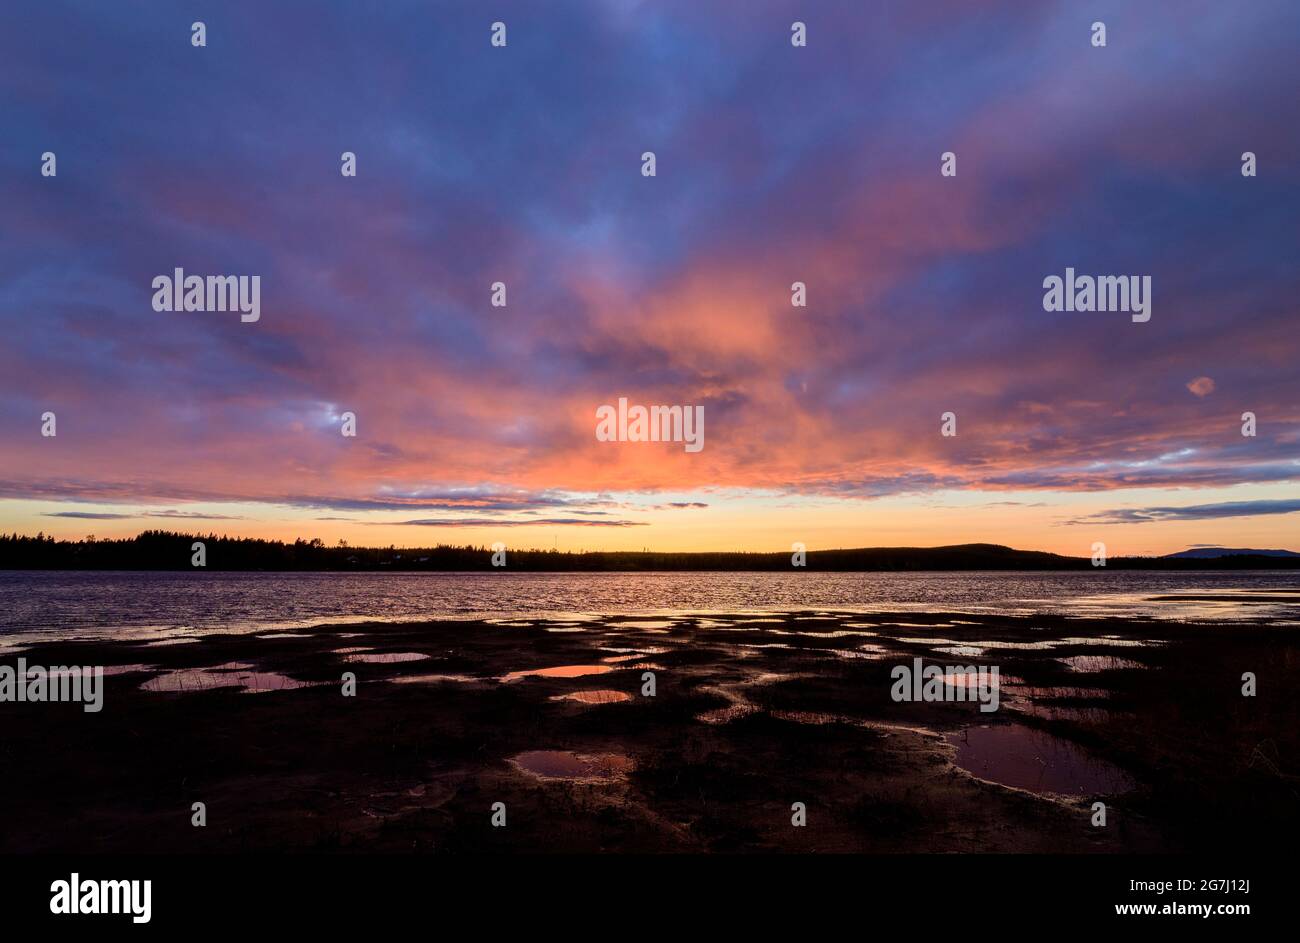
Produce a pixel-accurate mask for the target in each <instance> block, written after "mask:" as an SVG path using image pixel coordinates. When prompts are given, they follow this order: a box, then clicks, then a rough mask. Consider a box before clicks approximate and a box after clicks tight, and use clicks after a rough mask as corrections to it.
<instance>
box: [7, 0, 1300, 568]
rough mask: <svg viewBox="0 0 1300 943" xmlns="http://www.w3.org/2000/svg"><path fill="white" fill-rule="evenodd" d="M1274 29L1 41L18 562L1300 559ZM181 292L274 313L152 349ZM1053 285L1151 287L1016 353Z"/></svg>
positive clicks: (426, 26) (944, 22)
mask: <svg viewBox="0 0 1300 943" xmlns="http://www.w3.org/2000/svg"><path fill="white" fill-rule="evenodd" d="M200 19H201V20H203V21H204V22H205V23H206V26H207V46H206V47H205V48H195V47H193V46H192V45H191V43H190V35H191V29H190V26H191V23H192V22H193V21H194V20H200ZM497 20H500V21H504V22H505V23H506V25H507V29H508V33H507V35H508V44H507V46H506V47H504V48H493V47H492V46H491V45H490V42H489V40H490V35H491V24H492V22H494V21H497ZM796 20H800V21H803V22H805V23H806V24H807V31H808V45H807V47H806V48H795V47H793V46H792V45H791V43H790V25H791V23H792V22H794V21H796ZM1097 20H1100V21H1104V22H1105V23H1106V27H1107V45H1106V46H1105V47H1104V48H1095V47H1093V46H1092V45H1091V42H1090V39H1091V32H1090V26H1091V24H1092V23H1093V22H1094V21H1097ZM1297 37H1300V4H1297V3H1295V2H1294V0H1277V2H1272V0H1252V2H1250V3H1246V4H1229V3H1223V2H1219V0H1213V2H1210V0H1206V2H1196V0H1177V2H1173V0H1170V2H1152V3H1140V4H1138V3H1132V2H1090V3H1086V4H1081V3H1066V2H1061V3H1051V2H1041V3H1040V2H1035V3H1026V2H1024V0H1007V2H983V3H978V4H977V3H971V2H969V0H942V2H941V0H890V2H881V3H875V2H871V3H864V2H862V0H844V2H837V0H801V2H775V0H771V2H769V0H743V2H741V0H735V2H723V0H707V2H706V0H644V2H642V0H586V2H566V0H546V2H538V0H525V2H509V0H494V2H493V3H491V4H484V3H468V2H458V3H430V2H428V0H422V2H418V3H417V2H400V0H392V2H384V3H375V4H361V3H356V2H337V3H316V2H312V3H307V2H301V3H295V2H274V3H272V2H266V3H256V4H255V3H238V4H227V3H207V2H204V3H192V4H185V3H180V4H178V3H176V2H174V0H168V2H156V3H155V2H146V3H127V4H105V3H102V2H84V3H62V2H50V3H42V4H35V3H24V4H19V5H15V6H14V8H13V9H11V10H9V11H8V12H7V13H6V23H5V26H4V29H3V30H2V31H0V119H2V120H0V127H2V128H3V133H0V328H2V329H3V334H2V336H0V531H15V530H17V531H20V532H24V533H36V532H37V531H44V532H45V533H47V534H54V535H57V536H64V537H80V536H84V535H86V534H92V533H93V534H96V535H98V536H100V537H106V536H121V535H129V534H134V533H136V532H138V531H140V530H143V529H146V528H159V527H161V528H167V529H174V530H185V531H196V530H197V531H202V532H205V533H206V532H211V531H215V532H218V533H227V534H240V535H248V536H268V537H277V538H286V539H290V540H292V539H293V538H295V537H305V538H310V537H321V538H323V539H324V540H326V541H327V542H328V543H334V542H335V541H337V540H338V539H340V538H342V539H346V540H347V541H348V542H349V543H352V544H382V545H387V544H390V543H391V544H397V545H407V546H412V545H426V546H427V545H431V544H435V543H474V544H490V543H492V542H495V541H498V540H499V541H502V542H504V543H506V544H507V545H509V546H511V547H530V546H541V547H551V546H558V547H559V548H560V549H641V548H643V547H647V548H650V549H654V550H692V549H710V550H715V549H716V550H721V549H745V550H788V549H789V547H790V545H791V543H793V542H795V541H800V542H803V543H805V544H806V545H807V546H808V548H809V549H810V550H816V549H823V548H829V547H856V546H879V545H888V546H899V545H917V546H932V545H939V544H949V543H964V542H972V541H987V542H996V543H1004V544H1009V545H1012V546H1017V547H1022V548H1026V549H1045V550H1052V551H1057V552H1062V553H1070V554H1074V555H1079V556H1086V555H1088V554H1089V553H1090V552H1091V551H1090V546H1091V544H1092V543H1093V542H1094V541H1098V540H1101V541H1104V542H1105V543H1106V544H1107V547H1108V548H1109V552H1110V553H1111V554H1127V553H1167V552H1172V551H1176V550H1182V549H1185V548H1187V547H1190V546H1195V545H1199V544H1221V545H1227V546H1244V547H1266V548H1273V547H1286V548H1290V549H1296V550H1300V488H1297V480H1298V479H1300V302H1298V301H1297V299H1300V274H1297V266H1296V260H1297V250H1298V248H1300V212H1297V211H1298V210H1300V189H1298V187H1300V95H1298V94H1297V89H1298V88H1300V57H1297V55H1296V48H1297ZM47 151H49V152H54V153H55V154H56V155H57V176H55V177H43V176H42V175H41V172H40V169H41V155H42V154H43V153H44V152H47ZM344 151H352V152H355V154H356V155H357V176H356V177H355V178H349V177H344V176H342V175H341V174H340V154H341V153H342V152H344ZM645 151H653V152H654V153H655V155H656V159H657V174H656V176H654V177H645V176H643V175H642V173H641V167H642V163H641V155H642V154H643V152H645ZM945 151H951V152H954V153H955V154H956V155H957V168H958V173H957V176H956V177H951V178H948V177H943V176H941V175H940V155H941V154H942V153H944V152H945ZM1244 151H1252V152H1254V153H1256V155H1257V159H1258V175H1257V176H1256V177H1253V178H1248V177H1244V176H1243V175H1242V173H1241V155H1242V153H1243V152H1244ZM177 267H182V268H184V269H185V270H186V272H187V273H190V274H200V275H225V274H234V275H259V276H261V286H262V287H261V318H260V320H259V321H257V322H256V323H242V322H241V320H240V316H239V314H238V313H237V312H234V313H232V312H193V311H191V312H157V311H155V310H153V307H152V306H151V297H152V294H153V292H152V289H151V283H152V280H153V279H154V277H155V276H158V275H162V274H166V275H170V274H171V273H172V271H173V269H175V268H177ZM1067 267H1072V268H1074V269H1076V270H1077V271H1078V272H1079V273H1081V274H1090V275H1102V274H1108V275H1150V276H1151V277H1152V283H1153V286H1154V287H1153V304H1152V317H1151V320H1150V321H1149V322H1147V323H1134V322H1133V321H1132V320H1131V319H1130V317H1129V316H1128V315H1127V314H1124V313H1107V312H1060V313H1050V312H1046V311H1044V310H1043V304H1042V299H1043V279H1044V278H1045V277H1047V276H1050V275H1058V276H1059V275H1062V274H1063V273H1064V271H1065V269H1066V268H1067ZM497 281H501V282H505V283H506V285H507V290H508V305H507V306H506V307H504V308H500V307H493V306H492V305H491V303H490V298H491V285H492V283H494V282H497ZM795 281H803V282H805V283H806V284H807V292H808V305H807V307H805V308H795V307H792V306H791V284H792V283H793V282H795ZM619 397H627V398H628V399H629V400H630V401H631V402H633V403H640V404H645V405H652V404H683V405H688V404H689V405H702V406H703V407H704V415H705V429H704V434H705V437H704V441H705V446H704V448H703V450H702V451H700V452H698V453H688V452H687V451H685V450H684V448H683V447H682V445H681V444H680V443H632V442H600V441H597V439H596V436H595V426H596V409H597V408H598V407H599V406H601V405H603V404H613V403H616V402H617V401H618V398H619ZM47 411H50V412H54V413H55V414H56V416H57V435H56V436H54V437H52V438H51V437H44V436H42V434H41V426H42V421H41V416H42V414H43V413H45V412H47ZM345 411H351V412H353V413H355V415H356V417H357V435H356V437H355V438H345V437H344V436H342V435H341V434H340V428H341V416H342V414H343V413H344V412H345ZM947 411H951V412H953V413H955V414H956V416H957V431H958V434H957V435H956V436H955V437H951V438H946V437H943V436H941V435H940V417H941V414H943V413H944V412H947ZM1247 411H1250V412H1253V413H1254V414H1255V415H1256V417H1257V423H1258V428H1257V435H1256V436H1254V437H1244V436H1243V435H1242V434H1241V428H1242V414H1243V413H1244V412H1247Z"/></svg>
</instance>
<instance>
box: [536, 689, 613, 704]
mask: <svg viewBox="0 0 1300 943" xmlns="http://www.w3.org/2000/svg"><path fill="white" fill-rule="evenodd" d="M551 700H552V701H577V702H578V703H579V704H618V703H620V702H622V701H630V700H632V695H630V694H628V693H627V692H626V691H615V690H613V689H612V688H600V689H596V690H592V691H571V692H569V693H568V694H556V695H555V696H554V697H552V698H551Z"/></svg>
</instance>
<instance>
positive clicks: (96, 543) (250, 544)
mask: <svg viewBox="0 0 1300 943" xmlns="http://www.w3.org/2000/svg"><path fill="white" fill-rule="evenodd" d="M195 541H202V542H203V544H204V548H205V553H206V558H207V569H209V570H278V571H284V570H289V571H292V570H344V571H346V570H377V571H385V572H390V571H395V570H400V571H420V570H442V571H455V570H490V569H493V567H492V551H491V550H490V549H489V548H487V547H474V546H464V547H457V546H451V545H446V544H439V545H438V546H435V547H427V548H417V549H411V548H397V547H391V546H390V547H349V546H346V545H339V546H335V547H327V546H325V544H324V543H323V542H322V541H321V540H319V539H317V540H302V539H298V540H295V541H294V542H293V543H291V544H290V543H283V542H281V541H275V540H254V539H248V538H236V537H220V536H217V535H216V534H208V535H206V536H205V535H203V534H179V533H171V532H168V531H158V530H151V531H145V532H143V533H141V534H139V535H138V536H136V537H127V538H122V539H118V540H95V539H93V538H92V539H87V540H75V541H73V540H55V539H54V538H52V537H47V536H45V535H44V534H38V535H37V536H35V537H25V536H21V535H19V534H11V535H5V534H0V569H8V570H189V569H193V568H194V567H193V566H192V564H191V557H192V554H193V551H192V549H191V548H192V546H193V544H194V542H195ZM506 562H507V569H509V570H539V571H541V570H549V571H589V572H595V571H627V570H771V571H776V570H781V571H790V570H792V569H794V568H793V567H792V566H791V555H790V554H789V553H653V552H649V553H636V552H628V551H619V552H610V553H604V552H591V553H572V552H565V553H561V552H559V551H557V550H507V556H506ZM1107 566H1108V568H1109V569H1116V570H1193V569H1216V570H1217V569H1292V568H1295V569H1300V555H1291V556H1282V557H1278V556H1264V555H1234V556H1223V557H1214V558H1201V557H1194V558H1187V557H1180V556H1173V557H1112V558H1111V559H1110V560H1109V561H1108V564H1107ZM1091 567H1092V562H1091V560H1090V559H1089V558H1087V557H1065V556H1060V555H1059V554H1055V553H1043V552H1041V551H1037V550H1014V549H1012V548H1011V547H1003V546H999V545H998V544H960V545H957V546H952V547H866V548H860V549H847V550H810V551H809V552H808V554H807V567H806V568H807V569H808V570H822V571H870V570H882V571H901V570H917V571H923V570H1083V569H1090V568H1091Z"/></svg>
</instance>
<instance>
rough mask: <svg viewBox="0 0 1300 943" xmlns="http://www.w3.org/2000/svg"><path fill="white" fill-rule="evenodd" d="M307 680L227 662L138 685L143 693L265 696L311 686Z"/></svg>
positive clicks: (190, 669) (182, 670)
mask: <svg viewBox="0 0 1300 943" xmlns="http://www.w3.org/2000/svg"><path fill="white" fill-rule="evenodd" d="M310 686H311V682H309V681H298V680H296V679H294V678H290V677H289V676H288V675H283V674H280V673H279V672H275V671H255V670H252V666H251V665H245V664H243V663H241V662H228V663H227V664H224V665H216V666H214V667H212V668H182V669H180V670H179V671H169V672H167V673H166V674H161V675H158V677H156V678H150V679H149V680H148V681H146V682H145V683H144V684H142V685H140V690H142V691H153V692H156V693H162V694H194V693H198V692H202V691H215V690H217V689H219V688H242V689H243V693H244V694H265V693H267V692H270V691H292V690H295V689H297V688H306V687H310Z"/></svg>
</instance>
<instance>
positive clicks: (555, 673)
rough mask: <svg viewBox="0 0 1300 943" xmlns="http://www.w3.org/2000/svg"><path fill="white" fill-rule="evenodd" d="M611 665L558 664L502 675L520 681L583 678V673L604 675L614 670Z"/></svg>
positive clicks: (502, 677)
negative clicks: (522, 679) (535, 678)
mask: <svg viewBox="0 0 1300 943" xmlns="http://www.w3.org/2000/svg"><path fill="white" fill-rule="evenodd" d="M613 670H614V669H613V668H611V667H610V666H609V665H558V666H556V667H554V668H531V669H529V670H527V671H511V672H509V673H508V674H504V675H502V676H501V680H502V681H518V680H519V679H520V678H532V677H538V678H581V677H582V676H583V675H603V674H605V673H606V672H608V671H613Z"/></svg>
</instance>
